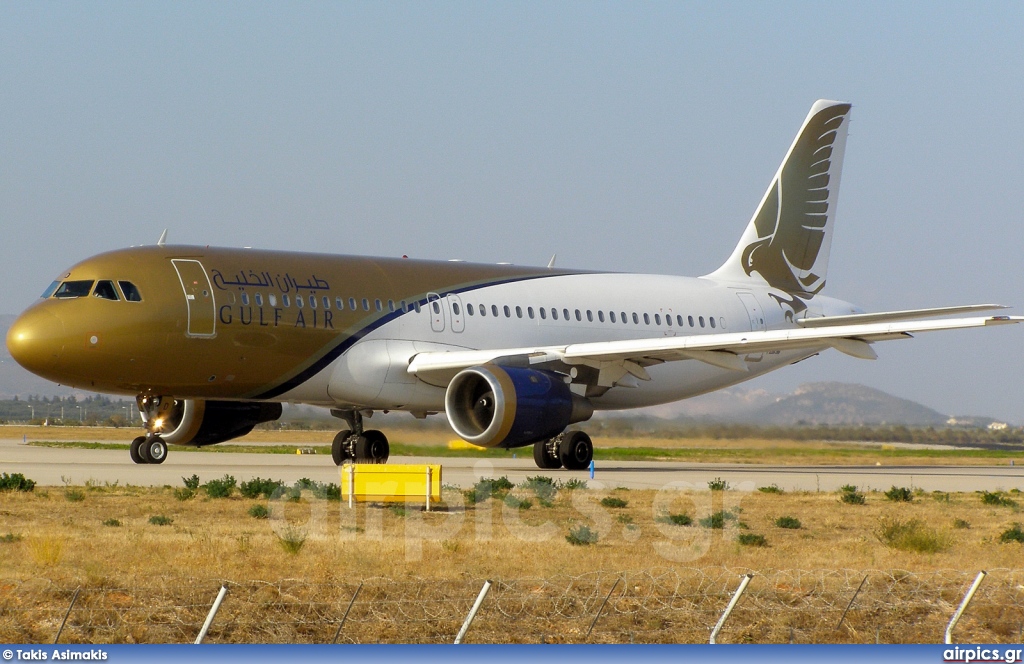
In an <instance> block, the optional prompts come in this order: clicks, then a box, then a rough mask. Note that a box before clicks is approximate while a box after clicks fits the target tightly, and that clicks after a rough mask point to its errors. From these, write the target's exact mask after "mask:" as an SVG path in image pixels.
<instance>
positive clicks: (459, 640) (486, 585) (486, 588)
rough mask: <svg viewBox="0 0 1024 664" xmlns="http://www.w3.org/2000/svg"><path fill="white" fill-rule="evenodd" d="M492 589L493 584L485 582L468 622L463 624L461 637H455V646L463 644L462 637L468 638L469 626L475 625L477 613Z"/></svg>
mask: <svg viewBox="0 0 1024 664" xmlns="http://www.w3.org/2000/svg"><path fill="white" fill-rule="evenodd" d="M490 589H491V582H490V581H484V587H483V588H481V589H480V594H479V595H477V596H476V602H474V603H473V608H472V609H470V610H469V615H468V616H466V622H464V623H462V629H460V630H459V635H458V636H456V637H455V645H458V644H460V643H462V637H464V636H466V632H467V631H469V626H470V625H471V624H473V618H476V612H477V611H479V610H480V605H481V604H483V603H484V597H487V592H488V591H489V590H490Z"/></svg>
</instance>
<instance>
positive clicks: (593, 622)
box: [587, 577, 622, 639]
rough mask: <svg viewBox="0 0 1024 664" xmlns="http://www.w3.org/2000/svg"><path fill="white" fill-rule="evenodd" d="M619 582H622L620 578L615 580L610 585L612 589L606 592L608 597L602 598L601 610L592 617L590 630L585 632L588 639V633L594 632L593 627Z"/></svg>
mask: <svg viewBox="0 0 1024 664" xmlns="http://www.w3.org/2000/svg"><path fill="white" fill-rule="evenodd" d="M619 581H622V578H621V577H618V578H616V579H615V583H613V584H612V589H611V590H609V591H608V595H607V596H606V597H605V598H604V601H603V602H601V608H599V609H598V610H597V615H596V616H594V620H593V621H592V622H591V623H590V629H588V630H587V638H588V639H589V638H590V633H591V632H593V631H594V625H596V624H597V619H598V618H600V617H601V612H603V611H604V606H605V604H607V603H608V600H610V599H611V598H612V593H613V592H615V589H616V588H617V587H618V585H619Z"/></svg>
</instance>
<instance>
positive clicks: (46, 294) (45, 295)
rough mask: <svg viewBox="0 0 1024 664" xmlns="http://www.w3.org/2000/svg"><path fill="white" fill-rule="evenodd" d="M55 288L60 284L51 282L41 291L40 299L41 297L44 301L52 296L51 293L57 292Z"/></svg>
mask: <svg viewBox="0 0 1024 664" xmlns="http://www.w3.org/2000/svg"><path fill="white" fill-rule="evenodd" d="M57 286H60V282H59V281H55V282H53V283H52V284H50V285H49V286H47V287H46V290H44V291H43V294H42V295H41V296H40V297H42V298H43V299H44V300H45V299H46V298H48V297H50V296H51V295H53V292H54V291H55V290H57Z"/></svg>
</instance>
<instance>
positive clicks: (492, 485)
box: [465, 476, 515, 505]
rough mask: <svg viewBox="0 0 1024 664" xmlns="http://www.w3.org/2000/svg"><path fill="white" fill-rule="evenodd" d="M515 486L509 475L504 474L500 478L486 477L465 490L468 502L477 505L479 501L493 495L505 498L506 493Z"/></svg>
mask: <svg viewBox="0 0 1024 664" xmlns="http://www.w3.org/2000/svg"><path fill="white" fill-rule="evenodd" d="M513 488H515V485H514V484H512V482H510V481H509V479H508V478H507V477H504V476H502V477H499V478H498V479H492V478H490V477H485V478H483V479H481V480H480V481H479V482H477V483H476V484H474V485H473V488H472V489H469V490H467V491H466V492H465V496H466V502H468V503H469V504H470V505H476V504H477V503H482V502H484V501H485V500H487V499H488V498H490V497H491V496H494V497H495V498H504V497H505V494H507V493H508V492H509V491H511V490H512V489H513Z"/></svg>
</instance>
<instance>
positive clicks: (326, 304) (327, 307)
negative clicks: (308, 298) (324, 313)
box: [323, 295, 331, 309]
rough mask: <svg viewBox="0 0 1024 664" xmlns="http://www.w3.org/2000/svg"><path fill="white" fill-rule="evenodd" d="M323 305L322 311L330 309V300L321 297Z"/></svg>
mask: <svg viewBox="0 0 1024 664" xmlns="http://www.w3.org/2000/svg"><path fill="white" fill-rule="evenodd" d="M323 303H324V309H330V308H331V298H329V297H327V296H326V295H324V297H323Z"/></svg>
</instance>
